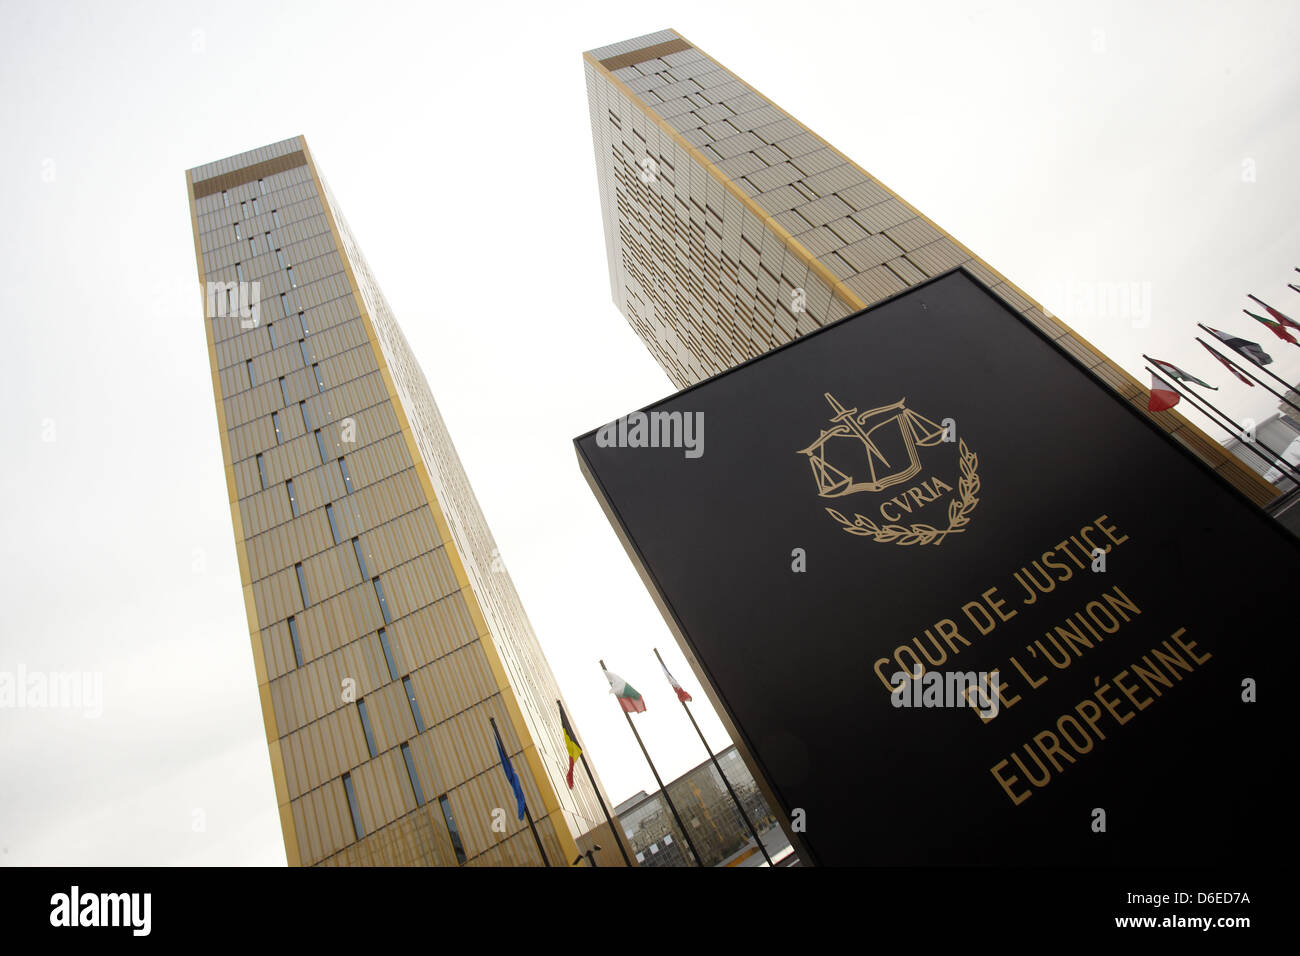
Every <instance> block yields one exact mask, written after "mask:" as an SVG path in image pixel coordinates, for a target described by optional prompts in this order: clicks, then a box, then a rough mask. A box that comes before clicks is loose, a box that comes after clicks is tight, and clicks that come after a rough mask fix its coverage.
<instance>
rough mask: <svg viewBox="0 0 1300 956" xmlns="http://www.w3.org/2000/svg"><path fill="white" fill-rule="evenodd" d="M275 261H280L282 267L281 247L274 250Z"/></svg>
mask: <svg viewBox="0 0 1300 956" xmlns="http://www.w3.org/2000/svg"><path fill="white" fill-rule="evenodd" d="M275 261H276V262H278V263H280V268H281V269H283V268H284V250H282V249H276V250H275Z"/></svg>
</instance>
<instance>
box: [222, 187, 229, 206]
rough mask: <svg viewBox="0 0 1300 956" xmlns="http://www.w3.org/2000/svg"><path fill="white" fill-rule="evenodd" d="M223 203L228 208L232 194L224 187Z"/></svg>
mask: <svg viewBox="0 0 1300 956" xmlns="http://www.w3.org/2000/svg"><path fill="white" fill-rule="evenodd" d="M221 203H222V205H224V206H225V207H226V208H227V209H229V208H230V195H229V194H228V193H227V192H226V191H225V190H224V189H223V190H221Z"/></svg>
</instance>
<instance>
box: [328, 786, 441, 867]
mask: <svg viewBox="0 0 1300 956" xmlns="http://www.w3.org/2000/svg"><path fill="white" fill-rule="evenodd" d="M344 779H346V777H345V778H344ZM438 803H439V804H441V805H442V818H443V819H444V820H446V821H447V835H448V836H449V837H451V848H452V849H453V850H455V851H456V862H457V863H464V862H465V859H466V857H465V845H464V844H463V843H461V842H460V831H459V830H458V829H456V818H455V817H454V816H452V813H451V801H449V800H448V799H447V795H446V794H445V793H444V794H443V795H442V796H441V797H439V798H438ZM357 819H358V820H359V819H360V817H358V818H357Z"/></svg>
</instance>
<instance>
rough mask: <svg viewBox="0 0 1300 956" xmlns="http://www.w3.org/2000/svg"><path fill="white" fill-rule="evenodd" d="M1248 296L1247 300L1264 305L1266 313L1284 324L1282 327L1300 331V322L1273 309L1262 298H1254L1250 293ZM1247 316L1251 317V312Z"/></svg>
mask: <svg viewBox="0 0 1300 956" xmlns="http://www.w3.org/2000/svg"><path fill="white" fill-rule="evenodd" d="M1292 288H1294V286H1292ZM1246 296H1247V298H1250V299H1254V300H1255V301H1256V302H1258V303H1259V304H1260V305H1262V306H1263V307H1264V311H1265V312H1267V313H1268V314H1269V315H1271V316H1273V318H1275V319H1276V320H1277V321H1278V322H1280V323H1282V325H1285V326H1289V327H1291V328H1293V329H1300V322H1297V321H1296V320H1295V319H1293V318H1291V317H1290V316H1289V315H1283V314H1282V313H1281V312H1279V311H1278V310H1277V309H1275V308H1273V307H1272V306H1271V305H1269V304H1268V303H1267V302H1265V301H1264V300H1263V299H1260V298H1257V297H1255V296H1253V295H1250V293H1247V294H1246ZM1246 314H1247V315H1250V313H1249V312H1247V313H1246Z"/></svg>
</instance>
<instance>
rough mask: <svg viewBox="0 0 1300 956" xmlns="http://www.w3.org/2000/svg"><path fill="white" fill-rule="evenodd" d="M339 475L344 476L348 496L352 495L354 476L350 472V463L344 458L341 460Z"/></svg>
mask: <svg viewBox="0 0 1300 956" xmlns="http://www.w3.org/2000/svg"><path fill="white" fill-rule="evenodd" d="M339 474H341V475H342V476H343V487H344V489H346V491H347V493H348V494H352V474H351V473H350V472H349V471H348V463H347V462H346V461H344V460H343V459H342V458H340V459H339Z"/></svg>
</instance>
